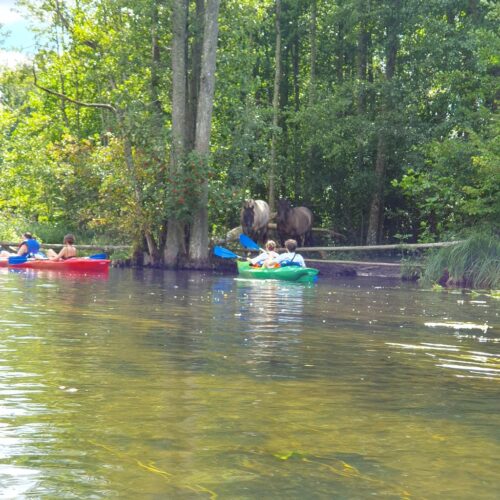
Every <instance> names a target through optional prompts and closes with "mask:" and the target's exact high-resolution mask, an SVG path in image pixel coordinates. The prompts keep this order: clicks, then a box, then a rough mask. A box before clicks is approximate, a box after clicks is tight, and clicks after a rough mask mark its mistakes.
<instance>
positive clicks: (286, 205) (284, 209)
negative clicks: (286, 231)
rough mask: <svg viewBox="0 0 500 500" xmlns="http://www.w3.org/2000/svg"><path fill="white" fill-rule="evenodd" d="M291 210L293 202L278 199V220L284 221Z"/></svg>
mask: <svg viewBox="0 0 500 500" xmlns="http://www.w3.org/2000/svg"><path fill="white" fill-rule="evenodd" d="M290 210H292V204H291V203H290V201H289V200H285V199H282V200H278V221H279V222H281V223H284V222H285V221H286V219H287V216H288V212H290Z"/></svg>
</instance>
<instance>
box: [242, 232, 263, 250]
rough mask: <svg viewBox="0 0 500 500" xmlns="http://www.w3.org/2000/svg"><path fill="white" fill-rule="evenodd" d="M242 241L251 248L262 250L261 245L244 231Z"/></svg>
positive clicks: (246, 246)
mask: <svg viewBox="0 0 500 500" xmlns="http://www.w3.org/2000/svg"><path fill="white" fill-rule="evenodd" d="M240 243H241V244H242V245H243V246H244V247H245V248H248V249H249V250H260V247H259V245H257V243H255V241H253V240H252V238H250V237H249V236H247V235H246V234H244V233H242V234H240Z"/></svg>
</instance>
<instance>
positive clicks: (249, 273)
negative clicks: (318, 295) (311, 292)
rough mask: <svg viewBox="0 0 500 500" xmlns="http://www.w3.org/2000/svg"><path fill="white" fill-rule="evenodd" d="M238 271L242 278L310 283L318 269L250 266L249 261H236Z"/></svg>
mask: <svg viewBox="0 0 500 500" xmlns="http://www.w3.org/2000/svg"><path fill="white" fill-rule="evenodd" d="M238 273H239V275H240V276H241V277H242V278H249V279H256V280H283V281H295V282H297V283H312V282H313V281H315V280H316V276H317V275H318V270H317V269H313V268H311V267H297V266H286V267H276V268H272V269H268V268H262V267H250V263H249V262H242V261H238Z"/></svg>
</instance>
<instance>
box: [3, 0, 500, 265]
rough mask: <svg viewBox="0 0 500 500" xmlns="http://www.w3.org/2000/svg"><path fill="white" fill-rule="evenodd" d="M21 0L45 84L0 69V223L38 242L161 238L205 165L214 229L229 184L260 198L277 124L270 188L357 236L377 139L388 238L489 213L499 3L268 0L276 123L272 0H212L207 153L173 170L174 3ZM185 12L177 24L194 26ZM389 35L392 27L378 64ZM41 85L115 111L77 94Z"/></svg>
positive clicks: (232, 191)
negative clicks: (37, 29)
mask: <svg viewBox="0 0 500 500" xmlns="http://www.w3.org/2000/svg"><path fill="white" fill-rule="evenodd" d="M23 3H24V4H27V5H30V6H31V7H30V9H31V10H30V12H31V15H32V16H33V17H34V18H36V19H40V20H44V22H43V23H42V24H41V26H42V28H41V30H42V34H43V37H42V38H40V49H39V50H38V52H37V53H36V55H35V68H36V71H37V81H38V84H39V85H41V86H43V87H45V88H46V89H50V90H51V91H52V92H53V93H52V94H50V93H47V92H45V91H42V90H40V89H38V88H36V87H34V86H33V79H32V75H31V70H30V69H27V68H18V69H16V70H12V71H7V70H6V71H4V72H2V73H1V74H0V102H1V104H0V153H1V154H0V167H1V169H2V176H0V213H2V219H1V221H0V232H2V234H4V235H5V236H8V235H10V237H14V236H16V237H17V234H15V233H17V231H18V230H19V229H21V227H22V228H23V229H24V227H26V226H30V227H32V228H34V229H36V231H38V232H39V234H40V235H41V236H43V238H44V240H46V241H48V240H49V239H51V240H52V239H55V240H57V241H59V240H60V238H61V235H62V234H64V233H65V232H67V231H70V230H71V231H73V232H75V233H76V234H78V235H80V236H79V239H80V241H81V239H82V238H84V239H86V240H94V241H97V240H101V239H103V238H104V239H106V238H107V239H108V240H109V241H113V242H115V241H116V242H130V241H134V242H136V243H139V244H140V243H141V242H142V241H143V237H144V234H145V233H146V232H148V233H149V234H151V235H152V236H153V237H154V239H155V240H156V241H157V242H159V243H161V242H162V241H164V236H165V235H164V231H165V227H166V221H167V220H168V218H169V217H170V216H175V217H176V218H177V219H178V220H182V221H190V219H191V217H192V215H193V213H194V211H195V210H196V209H197V208H198V207H199V201H200V199H203V197H202V196H201V195H202V190H203V189H204V181H205V180H208V190H209V192H208V200H209V221H208V223H209V227H210V230H211V232H212V234H213V235H214V236H221V235H224V234H225V233H226V231H227V229H228V228H230V227H234V226H235V225H237V224H238V220H239V210H240V206H241V200H242V199H243V198H245V197H254V198H264V199H267V196H268V182H269V170H270V158H271V155H270V151H271V138H272V137H273V135H274V136H276V137H277V162H278V172H277V179H278V181H277V190H278V192H277V194H278V196H283V197H287V198H290V199H292V201H293V202H295V203H296V204H305V205H307V206H309V207H310V208H311V209H312V210H313V212H314V215H315V226H324V227H333V228H335V229H336V230H337V231H339V232H341V233H342V234H344V235H345V236H346V238H347V240H346V243H362V242H363V241H364V239H365V236H366V231H367V225H368V218H369V212H370V205H371V202H372V195H373V193H375V192H376V191H377V189H378V185H377V176H376V175H375V167H376V164H377V159H380V157H381V156H382V157H383V158H384V160H385V175H384V176H383V178H382V183H383V186H382V191H383V193H382V194H383V204H384V213H383V231H382V237H383V239H384V240H385V241H398V240H400V239H401V238H402V236H401V235H403V237H404V239H405V240H407V241H417V240H418V241H435V240H439V239H443V238H446V237H447V235H448V234H453V233H458V232H460V231H461V230H462V229H463V228H465V227H472V226H474V227H477V226H485V227H489V228H497V229H498V221H499V220H500V201H499V200H500V193H499V186H500V178H499V175H500V165H499V160H498V158H499V156H500V150H499V142H498V136H499V135H500V125H499V121H498V114H497V103H496V99H497V94H496V92H497V87H498V81H497V79H498V68H499V66H500V60H499V58H498V54H499V53H500V36H499V26H500V23H499V22H498V21H499V20H500V10H499V7H498V4H497V3H495V2H490V1H484V2H465V1H460V2H449V1H445V2H443V1H439V0H430V1H429V2H424V3H422V2H418V1H417V0H410V1H407V2H394V1H391V0H386V1H384V2H368V1H366V0H343V1H340V0H333V1H330V0H328V1H327V0H317V1H316V2H315V5H316V6H317V16H316V26H315V31H314V32H313V29H312V11H311V8H312V2H308V1H307V2H299V1H297V0H282V18H281V34H282V54H281V55H282V68H281V69H282V77H281V85H280V99H279V123H278V129H277V130H276V128H275V127H274V126H273V124H272V94H273V84H274V69H275V68H274V51H275V43H276V36H275V35H276V32H275V24H274V23H275V17H274V7H275V3H274V2H273V1H271V0H266V1H262V2H255V1H254V0H245V1H236V0H231V1H228V2H223V3H222V6H221V12H220V19H219V24H220V36H219V47H218V53H217V83H216V89H215V92H216V93H215V102H214V115H213V126H212V135H211V137H212V144H211V150H212V156H211V158H210V159H208V160H203V161H202V160H200V159H197V158H196V157H189V158H187V159H186V160H185V161H184V162H182V164H181V165H180V168H179V169H178V170H176V171H175V172H172V171H170V168H169V154H170V141H171V137H170V127H171V122H170V120H171V97H170V96H171V91H172V89H171V68H170V50H169V45H170V43H171V19H170V16H171V11H170V9H171V5H170V4H163V3H159V4H158V2H153V1H152V0H136V1H134V2H132V1H131V0H120V1H111V0H81V1H79V2H70V3H68V2H66V3H60V2H59V3H56V4H54V2H42V3H40V2H30V1H28V0H26V1H24V0H23ZM398 5H400V6H401V9H400V10H399V9H398V8H396V7H397V6H398ZM190 6H191V7H194V2H191V3H190ZM153 7H156V8H157V9H158V21H157V23H156V24H155V26H154V31H155V33H156V34H157V35H158V51H159V54H160V57H159V60H157V61H156V62H155V64H153V61H152V59H151V54H152V50H151V32H152V29H153V25H152V9H153ZM47 20H49V21H48V22H47ZM196 29H197V28H196V26H194V24H192V23H191V24H190V30H191V32H190V35H189V36H190V40H189V41H190V42H192V41H193V33H194V31H195V30H196ZM389 34H390V35H391V36H392V35H393V36H394V39H396V40H397V50H396V52H395V61H394V74H393V75H391V77H390V78H389V77H388V75H387V73H386V70H387V65H388V54H389V52H390V51H389V45H388V40H389V39H390V37H389ZM313 35H314V36H315V37H316V38H315V40H314V41H315V47H316V52H315V54H313V50H312V49H313ZM363 36H364V37H365V38H364V40H365V42H366V43H365V45H363V44H362V40H363ZM193 50H194V49H193V46H191V47H190V50H189V51H188V56H189V57H190V58H192V56H193ZM313 57H314V72H312V62H313V61H312V58H313ZM363 61H364V62H363ZM154 78H156V79H155V80H154ZM153 88H154V91H153ZM190 91H191V90H190ZM54 93H60V94H65V95H67V96H68V97H70V98H71V99H73V100H77V101H81V102H85V103H94V104H95V103H101V104H106V105H109V106H112V107H113V108H114V109H115V110H116V111H115V112H113V111H110V110H109V109H102V108H96V107H91V106H77V105H75V104H74V103H72V102H70V101H69V100H65V99H61V98H60V97H58V96H57V95H55V94H54ZM381 139H383V140H382V141H381ZM380 144H384V149H383V151H382V152H381V151H380ZM380 153H382V155H381V154H380ZM11 226H12V229H11V228H10V227H11ZM409 273H410V274H412V273H413V271H412V270H411V264H409Z"/></svg>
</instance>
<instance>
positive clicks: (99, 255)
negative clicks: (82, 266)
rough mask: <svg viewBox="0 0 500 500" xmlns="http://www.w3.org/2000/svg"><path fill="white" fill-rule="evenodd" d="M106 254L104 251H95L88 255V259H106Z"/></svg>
mask: <svg viewBox="0 0 500 500" xmlns="http://www.w3.org/2000/svg"><path fill="white" fill-rule="evenodd" d="M107 258H108V256H107V255H106V254H105V253H96V254H94V255H89V259H107Z"/></svg>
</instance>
